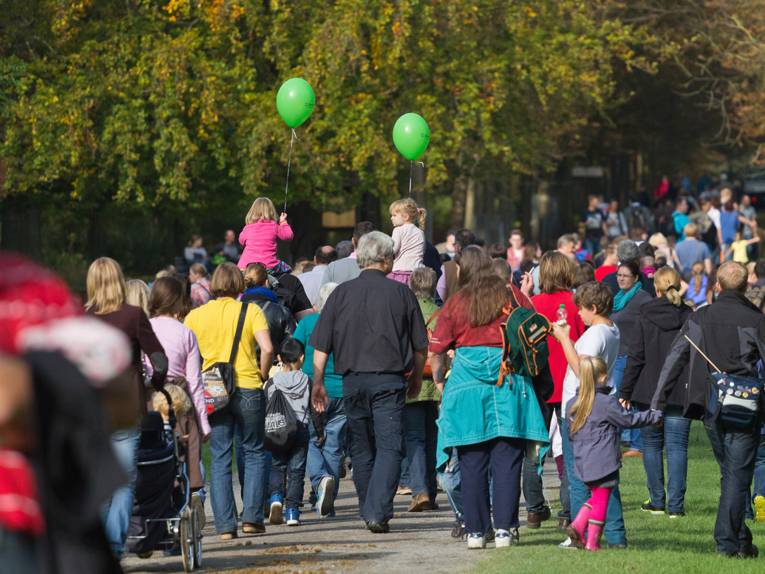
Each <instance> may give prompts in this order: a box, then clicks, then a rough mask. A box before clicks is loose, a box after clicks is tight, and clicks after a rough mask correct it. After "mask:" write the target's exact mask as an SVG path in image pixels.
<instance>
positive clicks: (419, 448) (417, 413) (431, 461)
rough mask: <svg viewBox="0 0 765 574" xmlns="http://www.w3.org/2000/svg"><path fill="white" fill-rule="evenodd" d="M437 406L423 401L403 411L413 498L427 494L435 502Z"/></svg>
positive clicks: (432, 402) (435, 403) (410, 486)
mask: <svg viewBox="0 0 765 574" xmlns="http://www.w3.org/2000/svg"><path fill="white" fill-rule="evenodd" d="M437 418H438V403H437V402H435V401H420V402H416V403H409V404H407V405H406V406H405V407H404V437H405V439H406V456H407V458H408V459H409V482H407V486H408V487H409V488H411V489H412V495H417V494H427V495H428V497H429V498H430V500H431V501H434V500H435V499H436V494H437V487H436V432H437V431H436V419H437Z"/></svg>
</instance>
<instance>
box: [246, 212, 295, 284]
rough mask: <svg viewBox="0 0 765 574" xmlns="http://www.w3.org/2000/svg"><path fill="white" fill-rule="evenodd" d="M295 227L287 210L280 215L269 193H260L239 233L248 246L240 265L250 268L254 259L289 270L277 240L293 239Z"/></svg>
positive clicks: (269, 266) (274, 267) (287, 271)
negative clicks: (278, 250)
mask: <svg viewBox="0 0 765 574" xmlns="http://www.w3.org/2000/svg"><path fill="white" fill-rule="evenodd" d="M292 237H293V233H292V228H291V227H290V224H289V223H287V214H286V213H282V214H281V215H280V216H279V220H278V221H277V219H276V208H275V207H274V204H273V202H272V201H271V200H270V199H268V198H267V197H259V198H257V199H256V200H255V201H253V202H252V206H251V207H250V211H248V212H247V217H245V226H244V229H242V232H241V233H240V234H239V243H240V244H241V245H242V247H244V251H243V252H242V255H241V257H239V263H238V264H237V266H238V267H239V269H246V268H247V265H249V264H250V263H262V264H263V265H264V266H265V268H266V269H273V270H275V271H278V272H281V273H289V272H290V271H291V269H290V266H289V265H287V264H286V263H285V262H284V261H280V260H279V259H278V258H277V257H276V244H277V243H276V242H277V240H279V239H281V240H282V241H290V240H291V239H292Z"/></svg>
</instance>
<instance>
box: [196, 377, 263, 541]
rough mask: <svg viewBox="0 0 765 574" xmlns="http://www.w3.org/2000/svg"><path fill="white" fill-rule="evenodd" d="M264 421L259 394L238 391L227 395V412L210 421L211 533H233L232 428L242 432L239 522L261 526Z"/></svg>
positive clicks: (234, 512) (249, 390) (252, 391)
mask: <svg viewBox="0 0 765 574" xmlns="http://www.w3.org/2000/svg"><path fill="white" fill-rule="evenodd" d="M265 418H266V407H265V398H264V396H263V391H262V390H261V389H240V388H237V389H236V390H235V391H234V393H233V394H232V395H231V401H230V402H229V405H228V407H227V408H225V409H224V410H222V411H220V412H217V413H215V414H214V415H212V416H211V417H210V426H211V427H212V432H211V433H210V455H211V459H212V460H211V467H212V468H211V469H210V475H211V478H210V482H211V484H210V502H211V505H212V510H213V515H214V516H215V529H216V530H217V532H218V533H219V534H223V533H226V532H236V519H237V514H236V504H235V502H234V489H233V484H232V474H231V462H232V455H233V447H234V431H235V428H236V427H239V428H241V431H242V443H241V451H242V460H243V464H242V467H243V468H244V484H243V485H242V498H243V506H244V508H243V510H242V521H243V522H251V523H262V522H263V496H264V483H265V455H266V450H265V448H264V447H263V436H264V434H265Z"/></svg>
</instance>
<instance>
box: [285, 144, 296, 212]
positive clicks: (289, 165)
mask: <svg viewBox="0 0 765 574" xmlns="http://www.w3.org/2000/svg"><path fill="white" fill-rule="evenodd" d="M290 131H291V132H292V136H290V152H289V154H288V155H287V182H286V183H285V184H284V210H283V211H284V213H287V193H288V192H289V189H290V167H291V165H292V146H293V144H294V143H295V140H296V139H297V134H296V133H295V130H290Z"/></svg>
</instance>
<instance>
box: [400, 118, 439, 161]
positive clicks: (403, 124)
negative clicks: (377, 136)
mask: <svg viewBox="0 0 765 574" xmlns="http://www.w3.org/2000/svg"><path fill="white" fill-rule="evenodd" d="M429 143H430V128H429V127H428V122H426V121H425V120H424V119H423V117H422V116H421V115H419V114H415V113H412V112H410V113H408V114H404V115H403V116H401V117H400V118H398V120H396V124H395V125H394V126H393V144H394V145H395V146H396V149H397V150H398V151H399V153H400V154H401V155H403V156H404V157H405V158H406V159H408V160H410V161H414V160H416V159H417V158H418V157H420V156H421V155H422V154H423V153H424V152H425V150H426V149H427V147H428V144H429Z"/></svg>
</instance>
